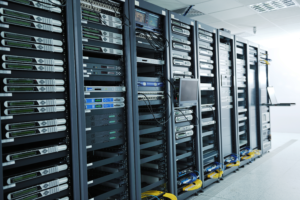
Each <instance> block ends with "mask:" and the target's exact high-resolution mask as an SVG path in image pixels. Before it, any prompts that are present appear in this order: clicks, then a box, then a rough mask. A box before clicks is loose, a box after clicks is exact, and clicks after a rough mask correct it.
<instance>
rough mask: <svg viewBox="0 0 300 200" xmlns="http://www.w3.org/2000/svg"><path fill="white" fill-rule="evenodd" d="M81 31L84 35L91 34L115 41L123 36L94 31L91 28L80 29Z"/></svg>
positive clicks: (98, 30)
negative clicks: (114, 39)
mask: <svg viewBox="0 0 300 200" xmlns="http://www.w3.org/2000/svg"><path fill="white" fill-rule="evenodd" d="M82 31H83V32H84V33H91V34H94V35H100V36H105V37H110V38H116V39H120V40H122V38H123V36H122V34H118V33H113V32H109V31H104V30H100V29H95V28H91V27H85V26H83V27H82Z"/></svg>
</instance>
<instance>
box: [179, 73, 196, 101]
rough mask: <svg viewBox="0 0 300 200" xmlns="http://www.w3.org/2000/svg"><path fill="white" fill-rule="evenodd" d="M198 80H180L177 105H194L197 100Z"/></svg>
mask: <svg viewBox="0 0 300 200" xmlns="http://www.w3.org/2000/svg"><path fill="white" fill-rule="evenodd" d="M198 82H199V80H198V79H180V88H179V104H180V105H184V104H191V105H196V104H197V100H198V90H199V89H198V85H199V84H198Z"/></svg>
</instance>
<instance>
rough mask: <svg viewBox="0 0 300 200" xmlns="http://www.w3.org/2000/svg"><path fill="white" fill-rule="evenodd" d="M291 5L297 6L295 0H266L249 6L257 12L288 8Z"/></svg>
mask: <svg viewBox="0 0 300 200" xmlns="http://www.w3.org/2000/svg"><path fill="white" fill-rule="evenodd" d="M293 6H298V4H297V3H296V2H295V0H277V1H267V2H264V3H258V4H253V5H250V8H252V9H253V10H255V11H256V12H258V13H264V12H270V11H274V10H279V9H284V8H290V7H293Z"/></svg>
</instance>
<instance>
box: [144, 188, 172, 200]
mask: <svg viewBox="0 0 300 200" xmlns="http://www.w3.org/2000/svg"><path fill="white" fill-rule="evenodd" d="M163 193H164V192H162V191H157V190H149V191H146V192H143V193H142V199H143V198H146V197H149V196H151V195H152V196H159V195H161V194H163ZM163 197H166V198H168V199H171V200H177V197H176V196H175V195H174V194H171V193H165V194H164V195H163Z"/></svg>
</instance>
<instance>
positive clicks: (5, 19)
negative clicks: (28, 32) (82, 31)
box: [0, 16, 62, 33]
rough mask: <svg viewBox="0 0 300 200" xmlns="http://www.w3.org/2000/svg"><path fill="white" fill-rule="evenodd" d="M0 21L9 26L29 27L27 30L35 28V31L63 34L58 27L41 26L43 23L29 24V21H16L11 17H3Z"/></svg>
mask: <svg viewBox="0 0 300 200" xmlns="http://www.w3.org/2000/svg"><path fill="white" fill-rule="evenodd" d="M0 21H1V22H3V23H7V24H12V25H16V26H23V27H27V28H33V29H39V30H43V31H51V32H56V33H61V32H62V29H61V28H60V27H57V26H51V25H46V24H41V23H36V22H28V21H23V20H21V19H15V18H10V17H5V16H1V17H0Z"/></svg>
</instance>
